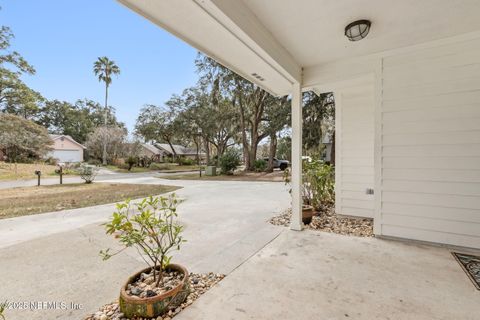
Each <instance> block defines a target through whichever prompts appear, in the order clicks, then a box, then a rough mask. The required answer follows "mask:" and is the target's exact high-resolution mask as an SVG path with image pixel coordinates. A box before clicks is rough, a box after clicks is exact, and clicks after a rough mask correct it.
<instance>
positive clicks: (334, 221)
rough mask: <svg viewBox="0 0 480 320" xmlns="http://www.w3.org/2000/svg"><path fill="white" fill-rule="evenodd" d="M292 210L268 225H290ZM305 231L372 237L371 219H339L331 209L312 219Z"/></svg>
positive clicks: (273, 219)
mask: <svg viewBox="0 0 480 320" xmlns="http://www.w3.org/2000/svg"><path fill="white" fill-rule="evenodd" d="M291 216H292V210H291V209H288V210H286V211H285V212H284V213H282V214H281V215H279V216H276V217H273V218H272V219H270V223H271V224H273V225H276V226H285V227H288V226H289V225H290V219H291ZM305 228H306V229H310V230H318V231H325V232H332V233H337V234H342V235H349V236H357V237H373V236H374V234H373V219H369V218H355V217H341V216H338V215H337V214H336V213H335V210H334V208H333V207H328V208H324V210H323V211H322V212H320V213H317V215H315V216H314V217H313V218H312V222H311V223H310V224H308V225H305Z"/></svg>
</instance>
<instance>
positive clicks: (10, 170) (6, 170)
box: [0, 162, 57, 180]
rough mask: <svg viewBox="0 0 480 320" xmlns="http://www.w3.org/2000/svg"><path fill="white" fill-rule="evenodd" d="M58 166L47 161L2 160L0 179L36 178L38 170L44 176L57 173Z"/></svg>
mask: <svg viewBox="0 0 480 320" xmlns="http://www.w3.org/2000/svg"><path fill="white" fill-rule="evenodd" d="M55 169H57V166H53V165H48V164H45V163H17V164H16V165H15V164H14V163H6V162H0V180H17V179H36V178H37V176H36V175H35V171H36V170H40V171H42V176H53V175H55Z"/></svg>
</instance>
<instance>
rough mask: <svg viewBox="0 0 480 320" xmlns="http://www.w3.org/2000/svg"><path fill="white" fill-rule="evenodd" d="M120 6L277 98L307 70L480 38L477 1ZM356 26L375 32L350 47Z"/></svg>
mask: <svg viewBox="0 0 480 320" xmlns="http://www.w3.org/2000/svg"><path fill="white" fill-rule="evenodd" d="M118 1H119V2H121V3H123V4H124V5H126V6H127V7H129V8H131V9H132V10H134V11H136V12H137V13H139V14H141V15H143V16H144V17H146V18H147V19H149V20H151V21H152V22H153V23H155V24H157V25H159V26H161V27H162V28H164V29H166V30H167V31H169V32H171V33H173V34H174V35H176V36H178V37H179V38H181V39H183V40H184V41H186V42H187V43H189V44H190V45H192V46H194V47H195V48H197V49H199V50H200V51H202V52H204V53H206V54H207V55H209V56H211V57H213V58H214V59H216V60H217V61H219V62H220V63H222V64H223V65H225V66H227V67H229V68H231V69H232V70H234V71H236V72H237V73H239V74H241V75H242V76H244V77H245V78H247V79H249V80H250V81H253V82H255V83H257V84H258V85H260V86H261V87H263V88H264V89H266V90H268V91H270V92H272V93H274V94H278V95H281V94H287V93H289V92H290V91H291V85H292V84H293V83H294V82H299V81H301V79H302V68H303V69H304V71H303V72H304V74H306V75H307V76H306V78H311V74H312V73H317V74H320V73H321V72H320V71H318V70H324V69H322V66H324V65H328V63H330V62H333V61H339V60H340V61H348V60H349V59H351V58H357V57H364V56H368V55H370V54H374V53H378V52H382V51H387V50H391V49H396V48H401V47H406V46H410V45H415V44H419V43H423V42H427V41H431V40H436V39H442V38H447V37H450V36H455V35H458V34H463V33H468V32H472V31H477V30H480V19H478V16H479V14H480V2H479V1H478V0H422V1H418V0H402V1H393V0H342V1H338V0H301V1H300V0H299V1H291V0H274V1H273V0H182V1H179V0H158V1H151V0H118ZM357 19H369V20H371V21H372V29H371V31H370V34H369V35H368V37H367V38H365V39H363V40H362V41H358V42H350V41H348V39H347V38H346V37H345V36H344V34H343V33H344V27H345V26H346V25H347V24H348V23H350V22H352V21H354V20H357ZM347 67H348V66H347ZM252 74H258V75H260V77H261V78H263V80H259V79H258V78H256V77H255V76H254V75H252ZM304 80H305V81H306V83H307V85H310V86H311V83H308V81H309V79H304ZM311 87H314V86H311Z"/></svg>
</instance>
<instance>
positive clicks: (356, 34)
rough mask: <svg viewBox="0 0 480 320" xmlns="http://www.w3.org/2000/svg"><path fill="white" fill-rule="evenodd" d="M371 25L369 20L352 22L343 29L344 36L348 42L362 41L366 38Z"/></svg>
mask: <svg viewBox="0 0 480 320" xmlns="http://www.w3.org/2000/svg"><path fill="white" fill-rule="evenodd" d="M371 25H372V23H371V22H370V21H369V20H357V21H354V22H352V23H350V24H349V25H348V26H346V27H345V36H346V37H347V38H348V40H350V41H358V40H362V39H363V38H365V37H366V36H367V34H368V32H369V31H370V26H371Z"/></svg>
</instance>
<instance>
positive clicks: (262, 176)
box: [160, 171, 283, 182]
mask: <svg viewBox="0 0 480 320" xmlns="http://www.w3.org/2000/svg"><path fill="white" fill-rule="evenodd" d="M160 178H161V179H168V180H203V181H271V182H283V171H274V172H272V173H265V172H236V173H235V174H234V175H218V176H206V175H205V174H204V173H202V177H201V178H200V175H199V174H198V173H186V174H176V175H172V176H168V177H167V176H162V177H160Z"/></svg>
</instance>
